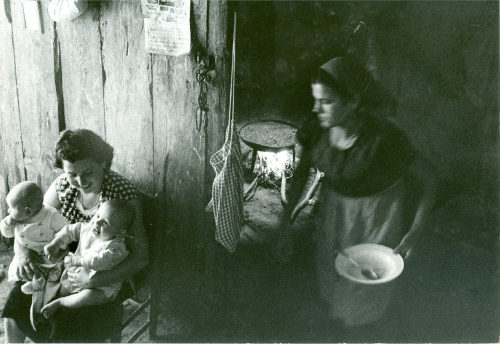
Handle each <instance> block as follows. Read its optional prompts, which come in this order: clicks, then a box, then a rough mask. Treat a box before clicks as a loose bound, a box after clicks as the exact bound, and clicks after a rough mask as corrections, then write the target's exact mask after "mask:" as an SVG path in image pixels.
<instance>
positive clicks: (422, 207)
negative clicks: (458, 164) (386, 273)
mask: <svg viewBox="0 0 500 344" xmlns="http://www.w3.org/2000/svg"><path fill="white" fill-rule="evenodd" d="M409 172H410V175H411V177H412V178H413V179H414V180H416V181H417V183H418V184H419V185H422V186H423V190H422V194H421V197H420V199H419V201H418V205H417V210H416V213H415V217H414V219H413V223H412V225H411V227H410V230H409V231H408V233H407V234H406V235H405V236H404V237H403V239H402V240H401V243H400V244H399V245H398V246H397V247H396V248H395V252H397V253H401V254H402V255H403V256H406V255H407V254H408V253H409V251H410V250H411V247H412V245H413V244H414V243H415V240H416V239H417V238H418V237H419V236H420V234H422V232H423V230H424V228H425V221H426V220H427V218H428V217H429V215H430V214H431V211H432V208H433V206H434V203H435V199H436V190H437V181H438V180H437V176H436V172H435V171H434V168H433V166H432V165H431V164H430V163H429V162H428V161H426V160H425V159H424V158H423V157H422V156H419V155H417V157H416V158H415V160H414V161H413V163H412V165H411V166H410V170H409Z"/></svg>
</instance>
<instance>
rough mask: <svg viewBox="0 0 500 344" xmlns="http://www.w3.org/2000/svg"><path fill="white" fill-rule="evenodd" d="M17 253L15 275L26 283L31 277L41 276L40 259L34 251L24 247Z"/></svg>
mask: <svg viewBox="0 0 500 344" xmlns="http://www.w3.org/2000/svg"><path fill="white" fill-rule="evenodd" d="M19 251H20V252H18V253H16V254H17V255H18V260H19V264H18V265H17V274H18V275H19V276H21V277H22V278H23V279H25V280H27V281H30V280H32V279H33V276H37V277H39V276H42V270H41V269H40V264H41V263H42V257H40V256H39V255H38V254H37V253H36V252H35V251H33V250H30V249H27V248H25V247H24V248H22V249H20V250H19Z"/></svg>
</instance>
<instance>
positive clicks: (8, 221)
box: [5, 215, 17, 226]
mask: <svg viewBox="0 0 500 344" xmlns="http://www.w3.org/2000/svg"><path fill="white" fill-rule="evenodd" d="M16 223H17V221H16V220H14V219H13V218H12V216H10V215H7V216H6V217H5V224H6V225H7V226H12V225H15V224H16Z"/></svg>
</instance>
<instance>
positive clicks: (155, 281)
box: [110, 193, 165, 343]
mask: <svg viewBox="0 0 500 344" xmlns="http://www.w3.org/2000/svg"><path fill="white" fill-rule="evenodd" d="M141 196H142V197H141V203H142V210H143V218H144V227H145V230H146V233H147V235H148V241H149V263H148V266H147V267H146V268H145V269H144V270H143V271H141V272H139V273H138V274H137V275H136V276H134V278H133V279H132V281H131V282H130V283H128V285H127V286H125V287H124V288H128V295H127V297H125V299H124V301H123V302H122V309H121V316H120V318H121V319H122V322H121V325H120V326H117V328H116V330H115V331H113V332H114V334H113V336H112V337H111V338H110V340H111V342H112V343H119V342H121V341H122V339H123V338H122V334H123V331H124V330H125V329H126V328H127V327H129V326H130V325H131V323H132V322H133V321H134V320H135V319H137V318H138V317H139V316H140V315H141V314H143V313H144V312H146V314H147V319H146V321H145V322H143V323H142V324H140V326H139V328H138V329H137V330H135V332H134V333H133V334H132V335H131V336H130V337H129V338H127V339H126V342H127V343H133V342H135V341H136V340H137V339H138V338H139V337H140V336H141V335H142V334H143V333H144V332H145V331H146V330H147V329H149V340H150V341H153V340H155V339H156V338H157V327H158V313H159V304H160V298H161V292H162V288H163V283H162V282H163V279H162V276H163V274H162V271H161V266H162V265H161V263H162V261H163V259H161V257H162V255H161V252H162V251H163V250H162V248H163V247H162V244H163V243H164V240H163V238H164V237H165V236H164V234H165V228H163V225H164V224H165V222H164V221H162V218H163V217H162V214H163V212H164V211H165V209H160V206H159V203H158V199H157V198H156V197H154V196H151V195H147V194H145V193H142V195H141ZM130 300H133V303H138V304H139V307H138V308H137V309H136V310H134V311H133V312H132V313H131V314H130V315H128V317H127V318H126V319H123V315H124V304H125V302H130ZM134 325H135V326H137V325H136V323H135V322H134Z"/></svg>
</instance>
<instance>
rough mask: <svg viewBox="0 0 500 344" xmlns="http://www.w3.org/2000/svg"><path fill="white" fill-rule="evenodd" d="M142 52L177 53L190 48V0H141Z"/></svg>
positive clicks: (178, 54) (182, 53)
mask: <svg viewBox="0 0 500 344" xmlns="http://www.w3.org/2000/svg"><path fill="white" fill-rule="evenodd" d="M142 12H143V15H144V32H145V39H146V51H147V52H149V53H152V54H164V55H170V56H180V55H185V54H188V53H189V51H190V50H191V28H190V25H189V12H190V0H142Z"/></svg>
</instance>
